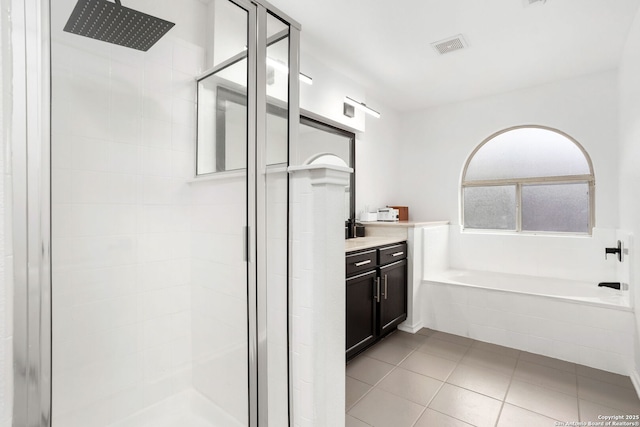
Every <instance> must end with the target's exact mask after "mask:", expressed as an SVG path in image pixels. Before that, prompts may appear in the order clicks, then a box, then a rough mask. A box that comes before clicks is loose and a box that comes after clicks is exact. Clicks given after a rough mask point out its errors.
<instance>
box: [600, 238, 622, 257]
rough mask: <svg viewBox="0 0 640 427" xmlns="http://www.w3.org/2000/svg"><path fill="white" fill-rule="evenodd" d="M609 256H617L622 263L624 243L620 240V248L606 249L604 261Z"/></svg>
mask: <svg viewBox="0 0 640 427" xmlns="http://www.w3.org/2000/svg"><path fill="white" fill-rule="evenodd" d="M609 254H617V255H618V261H620V262H622V241H620V240H618V247H616V248H604V259H607V256H608V255H609Z"/></svg>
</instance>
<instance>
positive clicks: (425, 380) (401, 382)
mask: <svg viewBox="0 0 640 427" xmlns="http://www.w3.org/2000/svg"><path fill="white" fill-rule="evenodd" d="M442 384H443V383H442V381H438V380H436V379H433V378H430V377H425V376H424V375H420V374H417V373H415V372H411V371H407V370H406V369H403V368H400V367H398V368H396V369H394V370H393V371H391V373H390V374H389V375H387V376H386V377H384V379H383V380H382V381H380V383H379V384H378V386H377V388H380V389H382V390H385V391H388V392H389V393H393V394H395V395H397V396H400V397H402V398H404V399H407V400H410V401H412V402H415V403H417V404H419V405H422V406H427V405H428V404H429V402H431V399H433V396H435V395H436V393H437V392H438V390H439V389H440V387H441V386H442Z"/></svg>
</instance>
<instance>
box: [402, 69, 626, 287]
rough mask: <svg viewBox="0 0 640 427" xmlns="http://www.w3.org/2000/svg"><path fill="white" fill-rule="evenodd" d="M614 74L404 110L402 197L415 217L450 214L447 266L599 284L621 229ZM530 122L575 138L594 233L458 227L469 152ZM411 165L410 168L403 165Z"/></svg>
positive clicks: (610, 269) (612, 274) (606, 276)
mask: <svg viewBox="0 0 640 427" xmlns="http://www.w3.org/2000/svg"><path fill="white" fill-rule="evenodd" d="M617 117H618V96H617V73H616V72H615V71H609V72H602V73H598V74H592V75H587V76H581V77H576V78H574V79H570V80H563V81H558V82H554V83H549V84H545V85H542V86H538V87H534V88H528V89H523V90H518V91H514V92H509V93H504V94H497V95H494V96H490V97H486V98H480V99H474V100H470V101H466V102H462V103H457V104H450V105H444V106H440V107H435V108H432V109H429V110H426V111H421V112H415V113H412V114H408V115H407V117H406V118H404V119H402V120H401V126H402V129H403V133H402V144H401V146H400V151H401V153H400V158H401V161H400V162H401V165H402V168H403V169H402V170H403V173H401V174H400V176H399V182H398V183H397V187H398V188H399V192H400V197H401V199H402V200H403V201H405V202H406V204H408V205H409V211H410V212H411V216H412V217H413V218H414V219H418V220H449V221H451V224H452V226H451V233H450V238H451V245H450V260H451V264H452V266H453V267H457V268H469V269H477V270H490V271H502V272H507V273H521V274H535V275H542V276H555V277H566V278H578V276H580V277H585V278H588V279H589V280H593V281H594V282H596V281H604V280H613V279H614V278H616V277H619V275H620V274H622V273H621V272H619V271H618V270H619V267H620V266H619V265H617V262H616V261H614V260H613V258H611V259H610V260H608V261H605V260H604V247H605V246H614V245H615V241H616V231H615V229H616V228H617V226H618V214H617V213H618V173H617V167H618V155H617V151H618V143H617V139H618V121H617ZM526 124H536V125H544V126H549V127H552V128H556V129H559V130H561V131H563V132H566V133H567V134H569V135H571V136H572V137H574V138H575V139H576V140H577V141H578V142H579V143H581V144H582V145H583V147H584V148H585V149H586V151H587V152H588V153H589V155H590V157H591V160H592V162H593V166H594V172H595V179H596V194H595V201H596V211H595V216H596V229H594V233H593V237H587V238H584V237H582V238H581V237H557V236H555V237H550V236H531V235H529V236H526V235H513V234H510V235H509V234H502V235H496V234H479V233H461V232H460V227H459V224H460V218H459V195H460V187H459V186H460V178H461V173H462V169H463V167H464V164H465V162H466V160H467V157H468V156H469V155H470V153H471V152H472V151H473V149H474V148H475V147H476V146H477V145H478V144H480V143H481V142H482V141H483V140H484V139H486V138H487V137H489V136H490V135H492V134H493V133H495V132H497V131H499V130H502V129H505V128H508V127H511V126H517V125H526ZM404 171H409V172H404Z"/></svg>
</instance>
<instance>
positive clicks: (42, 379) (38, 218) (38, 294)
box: [11, 0, 51, 427]
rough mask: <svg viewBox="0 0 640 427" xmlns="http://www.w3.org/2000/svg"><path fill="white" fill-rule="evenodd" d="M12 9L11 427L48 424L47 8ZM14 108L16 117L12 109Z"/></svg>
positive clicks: (16, 5) (44, 3) (26, 0)
mask: <svg viewBox="0 0 640 427" xmlns="http://www.w3.org/2000/svg"><path fill="white" fill-rule="evenodd" d="M11 6H12V10H11V14H12V23H11V25H12V30H11V31H12V38H13V40H12V41H13V49H12V50H13V58H12V61H11V62H12V66H13V69H14V80H13V87H12V89H13V93H12V102H13V107H14V111H13V117H12V135H11V158H12V159H11V167H12V172H13V183H12V184H13V185H12V205H13V206H12V215H13V217H12V231H13V249H14V263H13V265H14V267H13V268H14V275H13V280H14V283H13V289H14V298H13V303H14V331H13V332H14V333H13V358H14V361H13V375H14V378H13V387H14V389H13V422H12V424H13V426H15V427H48V426H50V425H51V153H50V147H51V61H50V58H51V51H50V41H51V34H50V3H49V0H13V1H11ZM15 71H22V73H20V72H15ZM16 108H17V109H19V110H22V111H15V110H16Z"/></svg>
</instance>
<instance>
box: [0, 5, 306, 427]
mask: <svg viewBox="0 0 640 427" xmlns="http://www.w3.org/2000/svg"><path fill="white" fill-rule="evenodd" d="M0 1H5V2H10V3H11V4H12V6H13V9H12V12H13V17H14V18H15V20H20V21H21V22H22V23H23V24H24V26H17V28H13V29H12V35H13V41H14V42H16V41H17V42H19V43H20V48H19V49H18V48H16V49H13V50H14V60H13V62H14V63H16V64H19V65H17V66H19V67H21V68H20V69H21V70H23V71H24V73H23V75H24V77H23V78H22V80H21V79H20V78H18V79H15V80H14V82H15V81H18V84H17V85H15V86H14V88H13V89H14V93H13V97H12V99H13V101H14V102H13V104H14V105H18V106H20V107H21V108H22V109H23V112H21V114H19V115H18V118H17V119H15V118H14V120H13V123H12V129H13V134H12V138H11V139H12V141H11V151H12V163H11V165H12V168H13V183H12V184H13V186H12V192H13V212H12V214H13V222H12V230H13V242H14V243H13V245H14V301H13V302H14V389H13V403H14V407H13V426H14V427H50V426H51V409H52V406H51V405H52V391H51V375H52V371H51V357H52V352H51V350H52V342H51V336H52V319H51V152H50V150H51V30H50V17H51V3H50V1H51V0H0ZM230 1H232V2H234V3H236V4H238V5H244V7H243V8H244V9H246V10H248V11H250V15H251V14H252V13H253V16H254V18H253V19H252V22H253V25H250V28H249V36H250V40H249V43H250V45H253V46H254V49H253V52H254V54H253V55H249V58H248V59H249V60H248V64H249V74H248V76H249V79H248V89H249V93H253V94H254V95H253V96H250V97H249V105H248V106H249V108H248V129H247V131H248V136H249V150H248V173H247V179H248V193H247V194H248V196H247V209H248V210H247V212H248V220H249V221H248V223H249V226H250V227H252V229H251V232H249V233H248V234H247V243H248V248H249V250H248V266H247V268H248V272H249V275H248V295H247V296H248V308H249V310H248V319H247V321H248V323H249V330H248V339H249V355H248V362H249V384H248V387H249V425H250V426H251V427H255V426H258V425H260V426H266V425H268V410H267V408H268V405H267V402H268V393H267V391H268V377H267V372H268V371H267V356H266V355H267V339H266V331H267V325H266V313H267V298H266V297H267V295H266V288H265V286H264V284H265V283H266V268H265V267H266V259H267V258H266V229H265V228H264V225H266V216H265V213H264V212H263V211H262V210H261V209H259V205H258V202H260V201H264V195H263V196H262V199H260V200H258V197H257V196H256V194H257V193H259V191H258V185H264V182H265V178H264V176H258V174H257V173H256V172H257V170H258V169H257V167H258V162H263V161H265V147H264V143H265V140H266V137H265V135H264V132H265V127H264V123H265V122H266V114H267V111H266V105H267V104H266V81H267V75H266V66H265V67H258V66H257V65H258V62H257V61H258V58H264V59H266V17H267V13H271V14H273V15H274V16H276V17H278V18H280V19H281V20H283V21H284V22H285V23H287V24H288V25H289V29H290V32H289V37H290V41H289V103H288V105H289V110H288V118H289V125H288V132H289V144H288V145H289V158H293V157H292V152H293V151H294V150H295V147H296V144H297V136H298V123H299V78H298V75H299V69H300V66H299V43H300V24H298V23H297V22H296V21H294V20H293V19H291V18H290V17H289V16H287V15H286V14H284V13H282V12H281V11H280V10H278V9H277V8H275V7H273V6H271V5H270V4H269V3H268V2H266V1H264V0H230ZM251 10H253V12H251ZM15 20H14V21H15ZM250 50H251V49H250ZM16 53H17V54H19V55H21V56H20V57H19V58H18V61H16V58H15V56H17V54H16ZM260 54H262V55H263V56H262V57H260V56H259V55H260ZM260 63H264V61H261V62H260ZM18 86H19V87H18ZM258 101H260V103H258ZM263 101H264V102H263ZM260 132H262V134H261V133H260ZM260 225H262V226H260ZM288 238H289V237H288ZM289 300H290V298H289ZM251 308H253V310H251ZM287 325H288V320H287ZM287 335H288V336H289V337H290V334H289V333H288V331H287ZM287 364H288V365H289V363H287ZM289 372H290V366H289ZM292 412H293V390H292V384H291V382H289V424H291V420H292V419H293V414H292Z"/></svg>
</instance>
